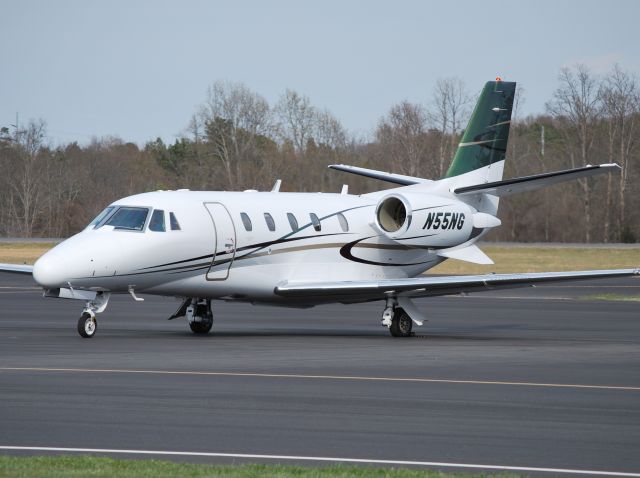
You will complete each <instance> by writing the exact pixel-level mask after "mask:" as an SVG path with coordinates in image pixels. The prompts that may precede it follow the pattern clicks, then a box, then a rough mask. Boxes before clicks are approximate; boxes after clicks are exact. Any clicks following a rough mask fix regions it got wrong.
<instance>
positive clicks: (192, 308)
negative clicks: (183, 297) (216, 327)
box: [186, 298, 213, 335]
mask: <svg viewBox="0 0 640 478" xmlns="http://www.w3.org/2000/svg"><path fill="white" fill-rule="evenodd" d="M186 316H187V320H188V321H189V327H190V328H191V331H192V332H193V333H194V334H198V335H204V334H208V333H209V331H210V330H211V327H212V326H213V313H212V312H211V300H209V299H195V298H194V299H191V304H189V306H188V307H187V310H186Z"/></svg>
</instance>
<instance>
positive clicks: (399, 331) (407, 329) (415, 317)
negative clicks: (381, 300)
mask: <svg viewBox="0 0 640 478" xmlns="http://www.w3.org/2000/svg"><path fill="white" fill-rule="evenodd" d="M409 314H411V315H409ZM424 320H425V319H424V318H422V315H421V314H420V312H419V311H418V309H417V308H416V307H415V305H413V303H412V302H411V301H410V300H409V299H408V298H406V297H402V298H400V299H399V298H396V297H388V298H387V306H386V308H385V309H384V312H382V325H383V326H385V327H388V328H389V333H391V335H392V336H393V337H411V336H412V335H413V333H412V329H413V323H414V322H415V323H416V325H422V323H423V321H424Z"/></svg>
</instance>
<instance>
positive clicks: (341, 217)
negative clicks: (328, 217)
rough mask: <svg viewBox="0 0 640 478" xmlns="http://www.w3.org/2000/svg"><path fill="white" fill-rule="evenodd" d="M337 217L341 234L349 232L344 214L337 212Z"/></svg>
mask: <svg viewBox="0 0 640 478" xmlns="http://www.w3.org/2000/svg"><path fill="white" fill-rule="evenodd" d="M337 216H338V222H339V223H340V227H341V228H342V232H349V223H348V222H347V218H346V217H344V214H342V213H341V212H339V213H338V214H337Z"/></svg>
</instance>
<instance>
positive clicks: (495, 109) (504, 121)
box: [444, 81, 516, 181]
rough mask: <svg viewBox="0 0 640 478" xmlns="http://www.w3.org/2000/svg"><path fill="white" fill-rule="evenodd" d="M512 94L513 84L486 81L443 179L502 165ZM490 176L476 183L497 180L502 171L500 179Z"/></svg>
mask: <svg viewBox="0 0 640 478" xmlns="http://www.w3.org/2000/svg"><path fill="white" fill-rule="evenodd" d="M515 92H516V84H515V82H509V81H488V82H487V84H485V85H484V88H483V90H482V93H481V94H480V97H479V98H478V102H477V103H476V107H475V108H474V110H473V114H472V115H471V119H470V120H469V124H468V125H467V128H466V129H465V131H464V134H463V136H462V141H461V142H460V144H459V145H458V149H457V151H456V154H455V156H454V158H453V161H452V162H451V166H449V169H448V170H447V172H446V174H445V176H444V177H445V178H451V177H454V176H460V175H462V174H466V173H469V172H471V171H475V170H478V169H481V168H485V167H486V166H490V165H492V164H494V163H498V162H501V161H504V157H505V153H506V151H507V140H508V139H509V126H510V124H511V110H512V109H513V98H514V96H515ZM502 164H503V163H502ZM493 176H494V175H492V177H491V178H479V179H483V180H485V181H486V180H492V181H495V180H499V179H501V178H502V168H500V177H497V178H496V177H493Z"/></svg>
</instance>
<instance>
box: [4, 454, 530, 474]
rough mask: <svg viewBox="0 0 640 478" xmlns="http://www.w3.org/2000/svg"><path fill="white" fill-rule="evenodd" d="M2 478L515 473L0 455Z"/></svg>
mask: <svg viewBox="0 0 640 478" xmlns="http://www.w3.org/2000/svg"><path fill="white" fill-rule="evenodd" d="M0 476H2V477H3V478H39V477H48V478H49V477H50V478H74V477H91V478H107V477H118V478H164V477H167V478H169V477H193V478H204V477H207V478H208V477H212V478H217V477H224V478H329V477H331V478H365V477H366V478H369V477H370V478H448V477H463V476H465V477H472V476H473V477H491V476H499V477H501V478H509V477H515V476H518V475H513V474H504V473H500V474H493V475H491V474H476V475H454V474H448V473H440V472H437V471H429V470H422V469H411V468H380V467H370V466H342V465H337V466H327V467H311V466H309V467H302V466H285V465H197V464H191V463H176V462H170V461H162V460H120V459H114V458H104V457H95V456H35V457H16V456H0Z"/></svg>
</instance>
